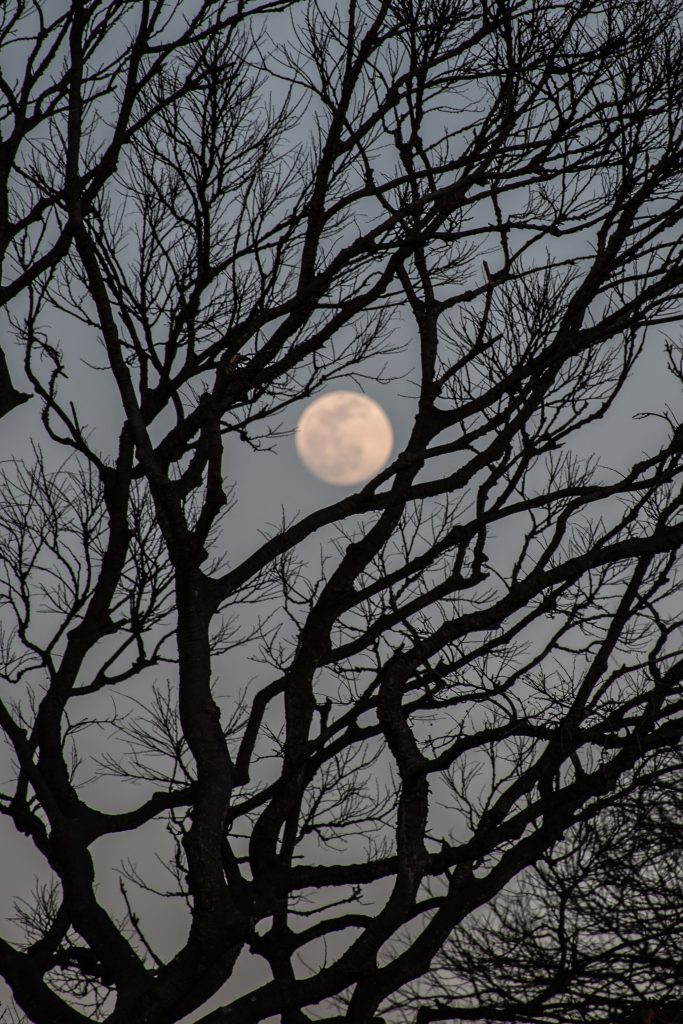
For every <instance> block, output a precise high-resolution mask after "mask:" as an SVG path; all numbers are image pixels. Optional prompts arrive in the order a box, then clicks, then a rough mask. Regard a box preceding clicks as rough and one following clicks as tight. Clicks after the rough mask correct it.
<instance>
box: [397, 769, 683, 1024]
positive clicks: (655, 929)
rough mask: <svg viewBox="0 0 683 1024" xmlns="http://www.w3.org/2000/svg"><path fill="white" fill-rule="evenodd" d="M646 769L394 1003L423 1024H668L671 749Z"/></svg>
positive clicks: (681, 988) (682, 916) (680, 908)
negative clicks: (438, 1023) (465, 1022)
mask: <svg viewBox="0 0 683 1024" xmlns="http://www.w3.org/2000/svg"><path fill="white" fill-rule="evenodd" d="M641 770H642V766H641ZM649 775H650V781H649V783H648V784H647V786H642V781H643V780H642V777H641V778H640V780H639V782H640V783H641V785H640V786H639V787H638V788H637V789H634V790H633V791H632V792H631V793H630V794H627V795H624V796H623V797H622V799H621V800H620V802H619V803H618V804H617V805H613V806H611V807H608V808H606V809H605V810H604V811H603V812H601V813H600V814H599V815H598V816H597V818H594V819H593V820H590V821H584V822H582V823H581V824H579V825H577V826H575V827H574V828H573V829H571V830H570V831H569V832H568V833H567V834H566V835H565V837H564V839H563V840H562V842H561V843H559V844H557V846H556V847H555V848H554V849H553V850H552V851H550V852H549V853H548V854H546V855H545V856H544V857H542V858H541V859H540V860H539V862H538V863H537V864H536V865H535V866H534V867H533V868H532V869H530V870H528V871H526V872H523V873H522V874H521V876H520V877H519V878H518V879H516V881H515V884H514V886H511V887H509V889H508V890H507V891H505V892H503V893H501V894H500V895H499V896H498V897H496V898H495V899H494V900H493V901H492V904H491V906H490V907H489V908H487V910H486V911H485V912H482V913H481V914H478V915H474V916H473V918H472V919H471V920H469V921H467V922H464V923H463V925H462V926H461V927H460V928H459V929H458V930H457V931H456V932H455V933H454V935H453V937H452V939H451V940H450V941H449V942H447V943H446V944H445V946H444V948H443V950H442V951H441V953H440V954H439V955H438V956H437V957H436V958H435V961H434V964H433V969H432V972H431V974H430V975H429V976H427V977H425V978H423V979H421V981H420V982H419V983H417V984H416V985H415V986H414V988H413V990H412V991H411V992H406V993H405V994H404V995H405V1000H404V1010H405V1011H406V1012H407V1011H408V1010H409V1009H414V1010H417V1011H420V1010H421V1015H420V1013H418V1016H417V1019H418V1020H424V1021H430V1020H460V1019H473V1018H474V1019H476V1020H478V1021H481V1022H484V1021H510V1022H512V1021H514V1022H516V1024H522V1022H524V1024H530V1022H532V1021H533V1022H541V1021H542V1022H544V1024H560V1022H562V1024H579V1022H581V1024H589V1022H591V1024H641V1022H650V1024H677V1022H678V1021H680V1020H681V1018H682V1016H683V969H682V967H681V948H682V947H683V857H682V856H681V855H682V853H683V814H682V813H681V812H682V811H683V802H682V800H681V788H680V758H679V756H678V755H676V756H672V755H670V754H668V755H666V756H663V755H662V754H661V753H660V754H658V755H657V756H656V757H655V758H654V760H653V762H652V763H651V764H650V773H649ZM435 1005H436V1007H437V1008H438V1012H434V1006H435Z"/></svg>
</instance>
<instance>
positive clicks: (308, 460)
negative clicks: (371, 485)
mask: <svg viewBox="0 0 683 1024" xmlns="http://www.w3.org/2000/svg"><path fill="white" fill-rule="evenodd" d="M295 443H296V450H297V452H298V454H299V457H300V459H301V461H302V462H303V464H304V465H305V466H306V468H307V469H309V470H310V471H311V473H313V474H314V475H315V476H317V477H319V478H320V479H321V480H324V481H325V482H326V483H328V484H337V485H338V486H341V487H348V486H350V485H353V484H358V483H361V482H362V481H364V480H369V479H370V477H371V476H374V475H375V473H377V472H379V470H380V469H381V468H382V467H383V466H385V465H386V463H387V461H388V459H389V456H390V455H391V451H392V448H393V444H394V435H393V431H392V429H391V423H390V422H389V418H388V416H387V414H386V413H385V412H384V410H383V409H382V407H381V406H380V405H378V404H377V402H375V401H373V399H372V398H368V396H367V395H363V394H360V393H358V392H356V391H330V392H328V393H327V394H326V395H321V397H320V398H316V399H315V401H313V402H311V403H310V405H308V406H307V407H306V408H305V409H304V411H303V413H302V415H301V417H300V419H299V423H298V425H297V428H296V435H295Z"/></svg>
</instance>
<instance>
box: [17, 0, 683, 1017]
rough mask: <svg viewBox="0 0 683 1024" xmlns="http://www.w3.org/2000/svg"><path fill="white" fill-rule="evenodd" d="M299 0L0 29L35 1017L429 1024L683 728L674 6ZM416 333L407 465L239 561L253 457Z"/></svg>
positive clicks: (33, 10) (41, 7)
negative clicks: (533, 879) (466, 932)
mask: <svg viewBox="0 0 683 1024" xmlns="http://www.w3.org/2000/svg"><path fill="white" fill-rule="evenodd" d="M286 7H287V5H286V4H285V3H284V2H283V3H278V4H268V3H266V4H263V5H261V6H260V7H259V6H258V4H256V5H254V6H253V7H249V6H248V5H246V4H244V3H243V2H241V0H240V2H238V3H235V4H229V3H223V2H213V3H211V2H207V3H204V4H194V3H191V2H190V0H186V2H179V3H175V4H173V3H164V2H161V0H143V2H136V3H123V2H115V0H106V2H105V0H91V2H90V3H86V2H85V0H73V2H72V3H70V4H64V5H62V7H61V8H60V13H58V14H56V15H55V14H54V13H53V6H52V4H49V3H47V2H45V0H35V2H34V3H32V4H26V3H24V2H20V0H10V2H9V3H8V4H6V5H5V9H4V13H3V15H2V17H3V22H2V24H3V30H2V31H3V45H4V48H5V52H7V53H8V54H10V55H12V54H13V53H16V56H15V58H13V59H14V63H15V65H16V67H18V68H19V69H20V73H19V74H18V81H16V82H15V81H14V80H13V79H12V78H11V76H10V73H9V72H8V73H7V75H6V77H5V78H3V79H2V81H1V82H0V87H1V88H2V103H3V108H2V117H3V129H2V130H3V140H4V141H3V150H2V153H3V161H4V163H3V173H4V178H3V186H4V192H6V194H7V198H6V199H4V200H3V201H4V202H5V206H4V207H3V211H4V212H3V214H2V216H3V221H2V223H3V232H4V234H3V238H4V240H5V242H6V264H5V265H6V267H7V268H8V269H7V270H6V281H7V283H6V284H4V285H3V288H4V291H3V296H4V297H5V298H6V299H10V298H11V299H13V305H12V307H11V308H10V311H9V320H8V323H9V328H11V332H12V334H13V336H14V338H15V340H16V341H17V342H18V343H19V345H20V346H21V347H22V349H23V354H24V371H25V377H26V381H27V384H26V385H21V387H24V386H25V387H27V388H28V387H29V386H30V388H31V389H32V392H33V394H34V396H35V397H34V398H33V400H32V403H31V404H35V405H38V404H40V407H41V410H42V415H41V421H40V423H41V425H40V431H41V434H42V436H41V437H36V438H35V442H36V443H35V445H34V448H33V456H32V458H31V459H24V460H23V461H22V460H17V461H15V462H10V463H5V466H4V479H3V486H2V506H1V510H0V530H1V538H0V545H1V546H0V553H1V556H2V583H1V584H0V594H1V597H0V600H1V601H2V605H3V609H4V617H5V623H6V625H5V627H4V631H3V634H2V644H1V645H0V650H1V653H2V691H3V693H2V703H0V726H2V729H3V732H4V736H5V740H6V744H7V747H8V750H9V752H10V754H11V758H12V766H13V767H12V770H11V771H10V769H9V768H8V769H7V771H6V772H5V777H8V776H11V777H10V780H9V781H8V782H6V783H5V785H4V789H3V792H2V799H1V807H2V811H3V813H4V815H5V820H6V824H7V827H8V828H12V827H13V828H14V829H15V830H16V831H17V832H18V833H20V834H22V835H23V836H25V837H27V838H28V839H29V840H30V841H31V843H32V844H33V845H34V847H35V848H36V850H37V851H38V852H39V854H40V855H41V856H42V858H43V859H44V862H45V876H44V877H43V878H42V879H39V880H38V882H37V883H36V888H35V891H34V893H33V896H32V897H31V896H28V895H27V894H24V895H22V896H21V899H20V900H18V902H17V907H16V913H15V916H16V919H17V921H18V923H19V924H20V925H22V926H23V928H24V938H23V941H22V942H21V943H19V942H18V941H17V939H16V936H12V935H10V933H9V932H7V933H6V937H5V938H4V939H2V941H1V942H0V972H1V973H2V975H3V976H4V978H5V979H6V980H7V982H8V984H9V985H10V987H11V989H12V992H13V994H14V999H15V1001H16V1004H17V1006H18V1007H19V1008H20V1009H21V1011H22V1012H23V1013H24V1014H26V1015H27V1016H28V1018H29V1019H30V1020H31V1021H33V1022H36V1024H77V1022H81V1021H84V1020H93V1019H104V1020H107V1021H110V1022H112V1024H124V1022H125V1024H138V1022H139V1024H143V1022H144V1024H171V1022H175V1021H180V1020H181V1019H182V1018H184V1017H185V1016H187V1015H193V1018H192V1019H194V1020H198V1021H199V1020H201V1021H203V1022H205V1024H230V1022H239V1024H249V1022H256V1021H265V1020H269V1019H279V1020H281V1021H282V1022H283V1024H303V1022H305V1021H307V1020H325V1021H328V1022H333V1021H348V1022H353V1024H361V1022H363V1024H367V1022H369V1021H372V1020H380V1019H382V1018H383V1019H385V1020H392V1019H394V1018H395V1017H396V1018H398V1019H400V1018H401V1015H402V1014H403V1013H404V1006H405V1003H401V994H402V993H404V992H405V991H406V988H407V986H410V985H411V984H415V983H416V982H417V981H418V980H419V979H421V978H423V977H425V978H427V980H429V972H430V968H431V966H432V964H433V963H434V962H435V960H436V958H437V957H438V956H439V954H440V951H441V950H442V948H443V947H444V945H445V943H446V942H447V940H448V939H449V936H451V935H455V936H457V935H458V930H459V929H464V928H467V927H469V926H468V924H467V922H468V920H470V919H471V916H472V915H474V914H475V913H476V912H479V911H480V910H481V908H486V907H487V906H489V905H491V903H492V901H494V900H495V899H496V897H497V895H498V894H500V893H501V892H502V891H503V890H504V889H505V887H506V886H508V885H509V884H510V883H511V882H512V880H514V879H515V878H516V877H517V876H518V875H519V874H520V872H522V871H524V870H525V869H528V868H530V867H532V866H533V865H534V864H537V863H538V864H542V863H544V862H546V863H547V862H551V861H552V857H553V856H554V854H553V851H554V850H555V849H556V848H557V846H558V844H559V843H561V842H562V839H563V836H565V835H569V836H570V837H571V836H576V835H579V834H580V832H577V829H578V830H580V829H581V828H588V827H589V825H590V822H591V821H592V820H593V819H594V818H596V816H597V815H599V814H600V813H604V812H605V809H606V808H609V807H611V806H618V805H619V804H620V801H622V800H623V799H624V798H625V796H626V795H627V794H629V793H633V792H636V791H637V790H638V789H639V787H645V786H647V785H648V784H649V781H650V779H651V764H652V763H653V758H654V759H656V756H657V754H658V752H660V751H670V750H671V749H673V748H675V747H676V746H677V745H678V744H680V741H681V735H682V733H683V714H682V710H683V708H682V701H681V681H682V680H683V661H682V660H681V656H680V655H681V651H680V625H681V619H682V617H683V609H682V608H681V600H680V598H681V594H680V577H679V576H678V575H677V565H678V558H679V551H680V546H681V542H682V541H683V522H682V520H681V491H680V481H681V471H682V468H683V442H682V437H683V431H682V429H681V427H680V426H679V424H678V421H677V418H676V416H675V414H674V413H673V412H671V411H670V410H668V409H667V408H666V407H663V406H662V403H661V402H658V401H657V400H656V396H652V397H648V394H647V393H646V392H647V387H646V385H647V381H648V380H649V379H650V377H649V372H650V367H651V366H652V365H654V364H655V363H656V359H657V352H658V351H660V350H663V347H664V346H663V344H662V338H663V336H664V332H665V331H668V336H669V340H668V341H667V349H666V350H667V352H668V371H669V375H670V378H671V380H673V381H677V382H678V383H679V384H680V383H681V381H682V380H683V363H682V359H681V352H680V348H679V347H678V346H677V344H676V341H675V338H674V337H673V336H672V332H673V331H674V330H675V327H676V324H677V323H678V321H679V319H680V301H681V292H682V290H683V238H682V236H681V223H682V218H683V188H682V174H683V155H682V154H683V37H682V33H681V28H682V26H681V15H682V14H683V10H682V9H681V6H680V4H679V3H677V2H673V0H652V2H649V3H647V4H644V3H641V2H636V0H629V2H626V3H624V0H619V2H616V0H601V2H599V3H598V2H596V0H565V2H562V3H552V2H551V3H548V2H547V0H543V2H540V0H538V2H537V0H423V2H419V0H398V2H396V0H394V2H391V3H389V2H368V3H363V4H361V5H357V4H356V3H355V2H353V0H352V2H350V3H349V5H348V7H345V8H343V7H341V6H336V5H334V4H332V3H330V4H327V3H325V4H319V5H317V4H315V3H313V4H310V5H309V6H308V7H305V8H304V7H300V6H299V5H296V6H292V8H291V11H290V12H289V13H286V12H285V8H286ZM198 10H199V12H200V13H197V11H198ZM49 18H53V19H54V20H53V21H51V22H50V21H49ZM33 40H35V42H34V41H33ZM9 64H10V62H9V61H8V67H9ZM12 74H14V72H12ZM22 75H23V78H22ZM70 325H71V326H70ZM667 325H670V327H668V328H667ZM406 327H408V329H409V332H410V335H411V341H410V342H408V343H406V342H405V330H406ZM9 328H8V329H9ZM412 339H414V342H413V340H412ZM406 344H409V345H410V346H414V347H411V349H410V353H412V354H413V355H414V356H415V359H414V363H415V372H414V374H413V375H412V376H411V378H410V379H409V380H408V381H407V382H406V383H405V384H404V389H405V390H408V391H409V394H408V396H407V397H406V398H405V404H406V409H407V410H408V412H407V413H406V415H410V417H411V422H410V424H409V430H408V431H407V439H406V441H405V444H404V445H403V447H402V449H401V450H400V451H399V452H398V453H397V454H396V455H395V457H394V459H393V461H392V462H391V464H390V465H388V466H387V467H386V469H384V470H382V471H381V472H380V473H379V474H378V475H377V476H376V477H375V478H374V479H372V480H370V481H369V482H368V483H367V484H366V485H364V486H363V487H361V488H360V489H358V490H357V491H355V492H350V491H349V492H344V493H343V495H342V497H341V498H338V496H337V495H334V496H333V497H332V498H331V500H330V502H329V504H326V505H323V506H321V507H320V508H318V509H316V510H314V511H312V512H309V513H308V514H306V515H303V516H301V517H299V518H295V519H294V520H291V521H290V520H285V521H284V522H283V523H282V524H281V525H280V526H278V527H274V528H273V529H272V531H271V533H270V535H268V536H266V537H264V538H263V541H262V543H260V544H259V545H257V546H255V548H254V549H253V550H252V551H250V552H247V553H244V552H241V551H239V550H235V549H234V548H233V547H231V544H230V524H231V516H233V515H235V514H236V512H235V505H234V502H235V500H239V494H240V480H239V479H235V478H233V476H232V468H231V466H230V464H229V463H228V462H227V461H226V459H225V457H224V455H225V450H226V446H227V445H228V444H230V443H243V444H245V445H250V446H251V447H252V448H253V449H254V450H255V455H254V457H255V458H258V457H259V455H258V451H259V448H262V447H264V446H265V447H268V446H269V445H271V444H273V443H275V442H276V439H277V433H278V430H279V429H280V423H281V421H282V417H286V416H287V415H288V414H289V413H290V412H293V411H295V410H296V409H297V408H298V407H299V406H300V404H301V402H302V401H303V400H304V399H307V398H309V397H310V396H312V395H314V394H315V393H316V392H318V391H319V390H320V389H322V388H324V387H325V386H327V385H328V384H329V383H330V382H332V381H335V380H349V379H350V380H352V381H354V382H355V383H356V384H357V385H358V384H362V382H363V381H364V380H366V379H368V378H369V377H373V378H374V380H375V382H376V386H380V384H379V383H377V382H378V381H379V382H381V381H383V380H384V381H390V380H391V378H392V377H394V376H396V374H398V373H399V369H397V367H398V365H399V363H398V360H399V354H398V353H399V350H400V348H401V346H402V345H403V346H404V347H405V345H406ZM7 351H9V350H7ZM401 358H404V359H406V358H408V356H407V355H405V356H402V357H401ZM378 367H379V369H378ZM382 367H384V369H382ZM3 372H4V370H3ZM658 379H659V378H658ZM84 381H87V384H85V383H84ZM639 381H640V382H642V383H641V385H640V389H638V382H639ZM634 386H635V390H634ZM11 388H12V391H13V392H14V391H19V387H18V386H17V383H16V382H15V383H13V384H11ZM93 388H94V389H95V392H96V393H100V394H101V395H102V396H103V399H104V397H105V396H106V399H107V401H111V397H112V395H114V396H115V398H116V403H117V405H116V409H117V413H116V417H117V419H116V423H115V424H112V422H111V421H110V420H103V421H102V422H99V423H98V422H97V421H96V420H93V418H92V414H89V415H90V419H88V414H86V412H85V409H86V403H85V398H86V391H87V390H89V389H93ZM98 388H99V389H100V390H99V392H98ZM625 396H626V398H628V402H629V404H628V408H627V409H626V413H625V414H624V409H623V407H622V409H621V411H620V408H619V402H620V401H621V400H622V399H623V398H624V397H625ZM634 396H635V397H634ZM636 402H637V403H638V404H637V408H636V407H635V405H634V403H636ZM16 405H17V403H16V402H9V403H6V407H7V410H8V411H10V413H11V415H10V416H9V417H8V419H7V420H6V421H5V422H6V423H10V424H11V420H12V416H16V415H17V413H16ZM10 406H11V409H10V408H9V407H10ZM87 408H90V409H92V403H91V404H90V406H87ZM648 411H651V412H653V413H656V415H657V416H658V419H657V420H656V421H655V425H656V426H658V427H659V428H660V429H659V432H658V434H657V436H655V433H652V432H650V433H649V434H648V435H647V438H648V441H647V443H648V445H649V447H647V450H645V449H644V448H643V445H642V444H641V442H640V439H639V435H638V434H637V432H636V430H637V426H638V424H639V423H640V422H641V421H633V420H632V419H631V418H630V417H631V414H633V413H636V412H639V413H646V412H648ZM612 417H613V418H614V420H613V422H614V423H615V425H616V426H615V429H616V430H617V431H621V432H622V434H624V435H627V434H628V435H629V440H628V442H627V444H625V445H624V446H623V451H622V452H621V455H622V461H623V463H624V464H623V465H620V466H619V467H616V468H611V469H610V468H609V467H608V466H606V465H605V464H604V461H605V460H604V459H601V458H600V447H601V445H602V444H603V443H604V438H605V433H604V431H603V430H602V429H601V428H602V424H603V421H604V422H610V421H611V419H612ZM649 422H651V421H647V423H649ZM36 430H38V427H36ZM629 432H630V433H629ZM653 438H654V440H653ZM112 439H113V440H112ZM587 443H588V444H589V445H590V447H592V448H593V450H594V451H597V454H596V455H594V456H589V457H586V455H585V451H586V446H587ZM582 452H583V454H582ZM318 539H319V540H320V542H321V543H324V545H325V548H324V552H323V557H321V558H320V559H319V560H316V559H314V558H311V556H310V552H311V543H312V542H315V541H316V540H318ZM246 657H252V658H256V659H259V664H260V667H259V670H258V675H257V677H256V678H255V679H254V680H252V681H251V682H250V681H249V679H248V677H247V676H246V675H245V674H243V665H244V661H245V658H246ZM231 659H232V660H231ZM112 776H113V777H114V778H115V779H117V780H118V783H117V789H116V792H117V794H118V796H117V799H116V801H115V806H112V804H111V801H109V802H107V801H106V800H103V798H102V792H103V791H102V789H101V788H98V786H100V787H101V784H102V782H103V781H106V780H107V779H109V780H110V779H111V777H112ZM128 783H136V784H137V788H132V787H131V786H130V785H129V784H128ZM107 792H109V791H107ZM140 830H143V832H144V834H145V835H146V836H147V837H148V841H149V836H152V837H154V841H155V842H156V843H157V851H158V853H159V856H160V858H162V859H165V862H166V866H167V868H168V871H169V872H170V876H167V877H170V879H171V881H170V883H169V882H167V881H164V880H161V881H160V877H159V873H158V872H154V871H152V872H151V873H150V872H147V873H145V872H143V871H141V870H140V869H139V868H138V867H136V863H135V860H136V858H135V853H134V850H135V846H136V841H137V838H138V836H139V835H140V834H141V833H140ZM145 830H146V831H145ZM124 835H128V836H129V842H130V847H129V848H130V850H131V851H132V852H131V857H130V862H129V863H128V864H127V865H126V866H124V868H123V874H122V876H121V886H120V891H119V895H118V902H117V899H116V898H115V894H114V895H112V894H111V893H108V892H106V891H105V889H104V882H105V879H104V877H103V872H102V870H101V864H100V861H99V860H98V856H99V855H98V854H97V851H98V850H101V849H102V843H103V840H105V839H107V838H108V837H119V838H121V837H122V836H124ZM155 893H156V894H158V896H159V898H160V899H162V898H164V897H166V898H169V899H176V900H177V901H178V902H179V904H180V907H181V908H184V913H185V920H186V922H187V928H186V934H185V935H183V936H182V937H178V939H177V941H175V942H171V943H170V946H172V949H171V951H170V952H169V951H168V950H167V949H162V948H161V947H160V946H159V943H155V942H154V941H153V940H152V938H151V934H152V932H153V930H154V921H155V911H154V909H153V906H152V904H151V900H152V898H153V896H154V894H155ZM167 945H168V944H167ZM245 957H251V960H250V961H247V962H249V963H250V964H251V967H250V970H251V971H252V975H251V976H252V978H253V984H252V988H251V991H249V992H247V993H246V994H244V992H243V988H244V986H242V987H240V985H241V982H242V971H243V968H242V965H243V964H244V963H245ZM423 991H424V993H425V994H424V996H423V1003H422V1004H421V1005H420V1006H419V1007H417V1008H416V1009H415V1014H416V1015H417V1019H424V1015H425V1013H429V1012H430V1010H433V1009H434V1007H435V1005H436V1004H435V1002H434V1000H435V999H436V996H432V995H430V994H429V992H428V990H427V988H425V989H424V990H423ZM218 993H220V995H219V996H218V997H217V994H218ZM216 997H217V998H216ZM420 1014H422V1017H420ZM427 1019H435V1018H434V1017H433V1016H432V1017H428V1018H427Z"/></svg>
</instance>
